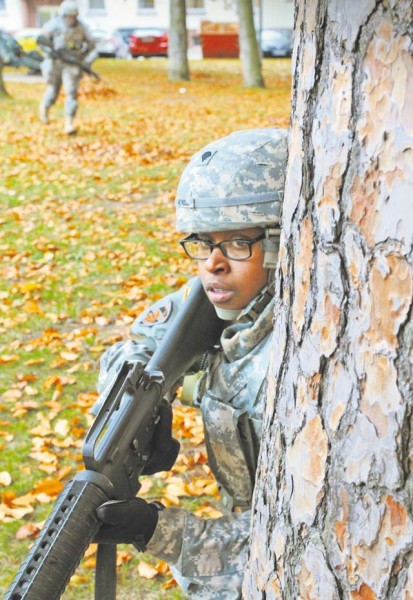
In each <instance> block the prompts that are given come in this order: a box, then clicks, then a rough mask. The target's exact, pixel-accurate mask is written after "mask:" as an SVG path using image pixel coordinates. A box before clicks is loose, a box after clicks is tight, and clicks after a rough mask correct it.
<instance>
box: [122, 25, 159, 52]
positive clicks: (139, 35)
mask: <svg viewBox="0 0 413 600" xmlns="http://www.w3.org/2000/svg"><path fill="white" fill-rule="evenodd" d="M129 51H130V53H131V55H132V56H133V57H134V58H135V57H137V56H168V33H167V32H166V31H165V30H164V29H158V28H155V27H140V28H137V29H134V31H133V33H131V35H130V36H129Z"/></svg>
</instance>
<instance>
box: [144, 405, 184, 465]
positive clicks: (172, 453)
mask: <svg viewBox="0 0 413 600" xmlns="http://www.w3.org/2000/svg"><path fill="white" fill-rule="evenodd" d="M179 448H180V444H179V442H178V440H176V439H175V438H173V437H172V408H171V405H170V404H169V402H167V401H166V400H162V402H161V405H160V408H159V421H158V423H157V424H156V426H155V430H154V434H153V438H152V452H151V456H150V458H149V460H148V462H147V463H146V465H145V468H144V469H143V471H142V474H143V475H153V474H154V473H158V472H159V471H169V470H170V469H171V468H172V466H173V464H174V463H175V461H176V459H177V456H178V454H179Z"/></svg>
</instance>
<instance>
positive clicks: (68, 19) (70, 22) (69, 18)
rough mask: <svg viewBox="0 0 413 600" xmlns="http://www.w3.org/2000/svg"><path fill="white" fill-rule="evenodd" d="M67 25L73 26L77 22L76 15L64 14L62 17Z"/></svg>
mask: <svg viewBox="0 0 413 600" xmlns="http://www.w3.org/2000/svg"><path fill="white" fill-rule="evenodd" d="M63 18H64V20H65V23H66V26H67V27H74V26H75V25H76V23H77V17H75V16H72V15H66V16H65V17H63Z"/></svg>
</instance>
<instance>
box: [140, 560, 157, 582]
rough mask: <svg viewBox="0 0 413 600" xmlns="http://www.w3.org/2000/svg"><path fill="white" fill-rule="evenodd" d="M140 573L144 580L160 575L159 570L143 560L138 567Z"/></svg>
mask: <svg viewBox="0 0 413 600" xmlns="http://www.w3.org/2000/svg"><path fill="white" fill-rule="evenodd" d="M138 573H139V575H140V576H141V577H143V578H144V579H153V578H154V577H156V576H157V575H158V571H157V569H155V567H153V566H152V565H150V564H149V563H147V562H144V561H143V560H142V561H141V562H140V563H139V565H138Z"/></svg>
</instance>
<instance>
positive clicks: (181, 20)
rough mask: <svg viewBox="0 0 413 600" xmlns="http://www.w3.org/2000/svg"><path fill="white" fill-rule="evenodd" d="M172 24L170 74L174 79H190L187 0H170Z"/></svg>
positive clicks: (170, 32) (170, 30)
mask: <svg viewBox="0 0 413 600" xmlns="http://www.w3.org/2000/svg"><path fill="white" fill-rule="evenodd" d="M170 15H171V26H170V29H169V49H168V76H169V79H171V80H172V81H188V80H189V66H188V32H187V28H186V1H185V0H170Z"/></svg>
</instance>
